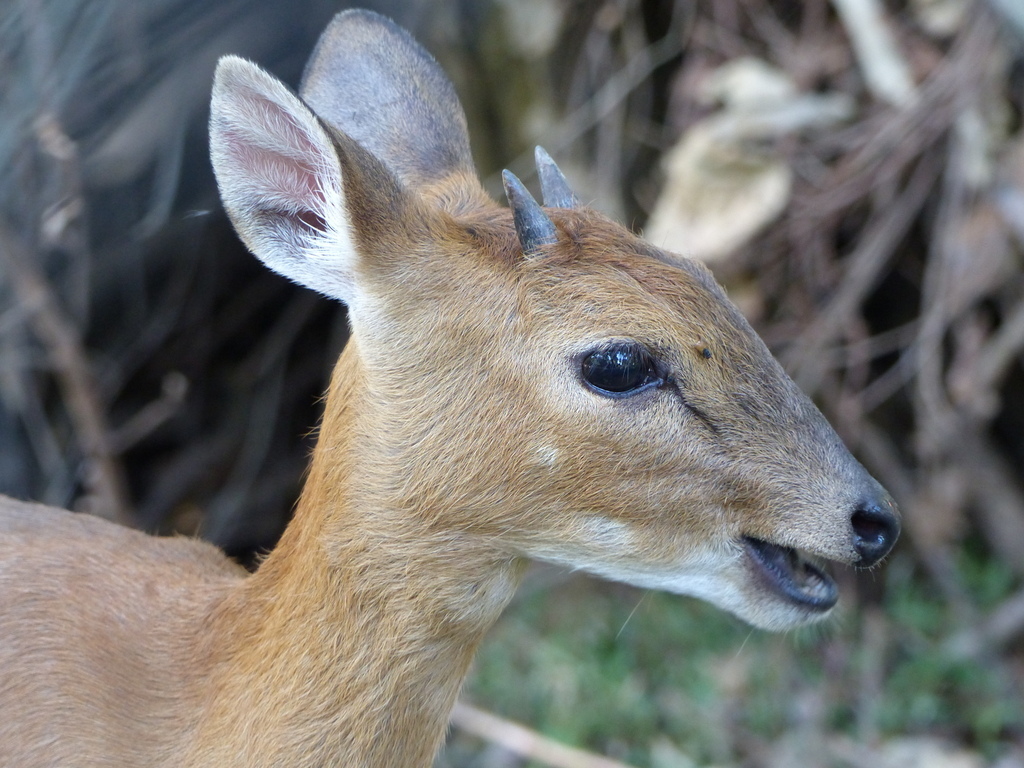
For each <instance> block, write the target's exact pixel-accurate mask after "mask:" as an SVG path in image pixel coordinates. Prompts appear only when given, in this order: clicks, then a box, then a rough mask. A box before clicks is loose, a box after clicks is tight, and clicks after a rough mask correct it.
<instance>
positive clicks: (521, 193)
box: [501, 171, 558, 256]
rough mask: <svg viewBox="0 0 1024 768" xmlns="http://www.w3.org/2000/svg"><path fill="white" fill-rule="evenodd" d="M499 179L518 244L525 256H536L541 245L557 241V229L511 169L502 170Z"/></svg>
mask: <svg viewBox="0 0 1024 768" xmlns="http://www.w3.org/2000/svg"><path fill="white" fill-rule="evenodd" d="M501 181H502V183H504V185H505V196H506V197H508V205H509V208H511V209H512V221H513V222H514V223H515V225H516V234H517V235H519V245H520V246H521V247H522V249H523V254H524V255H525V256H536V255H537V254H538V253H540V247H541V246H542V245H550V244H551V243H557V242H558V230H556V229H555V225H554V223H552V221H551V219H549V218H548V215H547V214H546V213H544V211H542V210H541V207H540V206H539V205H537V201H536V200H534V199H533V195H531V194H530V193H529V192H528V191H527V189H526V187H524V186H523V182H521V181H520V180H519V179H518V178H517V177H516V175H515V174H514V173H512V171H502V172H501Z"/></svg>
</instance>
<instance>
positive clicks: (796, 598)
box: [743, 536, 839, 613]
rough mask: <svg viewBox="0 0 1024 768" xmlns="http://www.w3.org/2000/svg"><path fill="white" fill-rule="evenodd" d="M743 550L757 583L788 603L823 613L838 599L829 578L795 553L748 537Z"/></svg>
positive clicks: (837, 592)
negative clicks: (750, 563)
mask: <svg viewBox="0 0 1024 768" xmlns="http://www.w3.org/2000/svg"><path fill="white" fill-rule="evenodd" d="M743 546H744V549H745V550H746V552H747V556H748V557H749V558H750V560H751V562H752V563H753V564H754V567H755V569H756V572H757V574H758V576H759V577H760V579H761V581H762V582H763V583H764V584H765V585H766V586H767V587H768V588H769V589H771V590H772V591H773V592H775V593H776V594H778V595H780V596H782V597H784V598H786V599H787V600H789V601H790V602H792V603H796V604H797V605H800V606H802V607H804V608H808V609H810V610H812V611H816V612H822V613H823V612H825V611H827V610H828V609H829V608H831V607H832V606H833V605H835V604H836V601H837V600H838V599H839V590H838V589H837V588H836V583H835V582H834V581H833V580H832V577H831V576H829V575H828V574H827V573H825V571H823V570H822V569H821V568H820V567H819V566H818V565H816V564H815V563H813V562H811V561H810V560H809V559H808V558H807V556H806V555H803V554H802V553H801V552H799V551H798V550H796V549H793V548H792V547H782V546H779V545H778V544H770V543H768V542H767V541H762V540H761V539H755V538H753V537H751V536H744V537H743Z"/></svg>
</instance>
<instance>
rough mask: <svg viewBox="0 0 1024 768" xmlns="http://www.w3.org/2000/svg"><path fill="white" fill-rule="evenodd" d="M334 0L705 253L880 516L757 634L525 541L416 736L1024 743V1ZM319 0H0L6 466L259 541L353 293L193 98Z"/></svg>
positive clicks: (290, 40)
mask: <svg viewBox="0 0 1024 768" xmlns="http://www.w3.org/2000/svg"><path fill="white" fill-rule="evenodd" d="M362 5H364V6H370V7H373V8H375V9H377V10H379V11H381V12H383V13H386V14H389V15H391V16H392V17H394V18H395V19H396V20H397V21H399V22H400V23H401V24H403V25H404V26H406V27H407V28H409V29H410V30H412V31H413V33H414V34H415V35H416V36H417V37H418V38H419V39H420V40H421V41H422V42H423V43H424V44H425V45H426V46H427V47H428V48H429V49H430V50H431V51H432V52H433V53H434V55H435V56H436V57H437V58H438V59H439V61H440V62H441V64H442V65H443V66H444V68H445V69H446V70H447V71H448V72H449V73H450V75H451V76H452V79H453V80H454V82H455V84H456V87H457V90H458V91H459V93H460V95H461V97H462V100H463V102H464V104H465V105H466V111H467V113H468V118H469V123H470V128H471V131H472V141H473V149H474V154H475V156H476V159H477V163H478V167H479V168H480V170H481V175H482V178H483V179H484V181H485V183H486V184H487V185H488V188H489V189H490V190H491V191H492V193H493V194H494V195H495V196H496V197H498V195H499V193H500V182H499V181H498V177H497V174H498V173H500V170H501V169H502V168H505V167H507V168H511V169H512V170H513V171H515V172H516V173H518V174H520V175H521V176H522V177H523V179H524V180H526V181H527V183H535V182H533V178H532V177H533V169H532V149H533V146H534V144H536V143H540V144H542V145H544V146H545V147H546V148H547V149H548V150H549V152H551V154H552V155H553V156H554V157H555V158H556V160H558V162H559V163H560V164H561V166H562V168H563V170H564V171H565V172H566V174H567V175H568V176H569V178H570V179H571V180H572V181H573V183H574V185H575V187H576V189H577V191H578V193H579V195H580V197H581V198H583V199H584V200H585V201H587V202H590V203H592V204H593V205H594V206H595V207H597V208H599V209H602V210H604V211H605V212H607V213H609V214H610V215H612V216H614V217H616V218H617V219H619V220H620V221H623V222H624V223H626V224H627V225H629V226H632V227H633V228H635V229H637V230H638V231H641V230H642V231H644V232H645V233H646V235H647V236H648V237H649V239H651V240H652V241H653V242H655V243H656V244H658V245H661V246H664V247H667V248H671V249H673V250H676V251H680V252H682V253H685V254H688V255H692V256H695V257H698V258H701V259H704V260H705V261H707V262H708V263H709V264H710V265H711V267H712V268H713V269H714V270H715V272H716V274H717V276H718V278H719V279H720V280H721V281H722V282H723V283H724V284H725V285H726V286H727V288H728V290H729V292H730V295H731V296H732V297H733V298H734V300H735V301H736V302H737V303H738V304H739V305H740V306H741V308H742V309H743V310H744V312H745V313H746V314H747V316H748V317H749V318H750V320H751V322H752V323H753V324H754V325H755V327H756V328H757V329H758V330H759V331H760V333H761V334H762V335H763V336H764V338H765V340H766V341H767V342H768V344H769V346H770V347H772V349H773V350H774V351H775V352H776V354H777V355H778V356H779V358H780V359H781V360H782V361H783V363H784V365H785V366H786V368H787V369H788V370H789V372H790V373H791V374H792V375H793V376H794V378H795V379H796V380H797V381H798V382H799V383H800V384H801V386H802V387H803V388H804V389H805V390H807V391H808V392H809V393H810V394H811V395H812V396H813V397H814V398H815V400H816V401H817V402H818V403H819V405H820V406H821V407H822V409H823V410H824V411H825V413H826V415H827V416H828V417H829V418H830V420H831V421H832V422H833V424H834V425H835V426H836V428H837V429H838V430H839V432H840V433H841V434H842V436H843V437H844V439H845V440H846V441H847V443H848V444H849V445H850V446H851V448H852V449H853V450H854V452H855V453H856V454H857V455H858V456H859V457H860V459H861V460H862V461H863V462H864V463H865V465H866V466H868V468H869V469H870V470H871V471H872V473H873V474H875V475H876V477H878V478H879V479H880V480H881V481H882V482H883V483H884V484H885V485H886V486H887V487H888V488H889V490H890V491H892V492H893V494H894V495H895V496H896V498H897V500H898V502H899V504H900V506H901V508H902V510H903V513H904V519H905V527H904V535H903V538H902V540H901V542H900V544H899V545H898V547H897V549H896V551H895V553H894V554H893V555H892V556H891V557H890V558H889V560H888V562H887V563H886V564H885V565H884V566H883V567H881V568H879V569H875V570H873V571H871V572H869V573H867V574H855V573H854V572H852V571H847V572H840V573H839V574H837V576H838V578H839V580H840V583H841V589H842V593H843V596H844V597H843V601H842V603H841V607H840V609H839V610H838V614H839V615H838V618H837V619H836V620H834V621H832V622H830V623H829V624H828V625H827V626H823V627H815V628H812V629H810V630H807V631H804V632H798V633H792V634H789V635H785V636H774V635H768V634H765V633H762V632H753V631H751V630H749V629H748V628H746V627H745V626H743V625H741V624H740V623H739V622H737V621H735V620H733V619H731V618H730V617H728V616H724V615H722V614H721V613H720V612H717V611H715V610H713V609H710V608H708V607H706V606H704V605H701V604H699V603H697V602H695V601H692V600H688V599H684V598H679V597H673V596H668V595H663V594H654V593H644V592H640V591H638V590H634V589H631V588H627V587H622V586H618V585H610V584H606V583H603V582H598V581H593V580H590V579H588V578H586V577H583V576H580V575H575V574H567V573H564V572H561V571H558V570H555V569H545V568H538V569H536V570H534V571H532V572H531V574H530V576H529V578H528V581H527V583H526V585H525V586H524V589H523V590H522V592H521V594H520V595H519V596H518V597H517V598H516V601H515V602H514V604H513V606H512V607H511V608H510V610H509V611H508V613H507V614H506V616H505V617H504V618H503V619H502V621H501V622H500V624H499V625H498V626H497V627H496V628H495V630H494V632H493V633H492V636H491V638H490V639H489V641H488V643H486V644H485V647H484V650H483V653H482V654H481V657H480V658H479V660H478V662H477V665H476V669H475V672H474V674H473V676H472V678H471V679H470V681H469V683H468V685H467V690H466V693H465V697H464V698H465V700H466V701H467V702H471V703H472V704H473V705H474V706H475V707H478V708H480V709H482V710H485V714H486V713H488V712H489V713H492V714H493V715H496V716H498V718H499V719H495V718H487V717H483V718H481V717H478V716H477V715H479V713H478V712H477V711H476V710H473V709H463V710H460V712H459V713H457V716H456V727H455V728H454V729H453V732H452V735H451V738H450V740H449V744H448V747H447V749H446V751H445V752H444V753H443V754H442V755H441V757H440V758H439V759H438V766H439V768H443V767H446V766H450V767H451V768H457V767H460V766H481V767H488V768H489V767H491V766H502V767H504V766H519V765H527V764H529V765H564V766H575V767H576V768H586V767H587V766H593V767H594V768H598V767H600V766H604V768H608V766H611V765H621V764H627V765H634V766H651V768H691V767H692V766H722V767H725V766H765V768H775V767H779V768H782V767H783V766H809V767H814V766H822V767H824V766H842V767H846V766H849V767H851V768H852V767H854V766H857V767H859V766H864V767H865V768H866V767H868V766H871V767H872V768H877V767H881V768H887V767H889V766H891V767H892V768H896V767H900V768H915V767H918V766H920V767H922V768H924V767H926V766H927V767H928V768H944V767H949V768H975V767H976V766H977V767H980V766H998V768H1017V767H1019V766H1024V579H1022V576H1024V364H1022V361H1024V357H1022V352H1024V270H1022V268H1021V267H1022V257H1024V4H1022V3H1021V2H1020V1H1019V0H987V1H986V0H979V1H978V2H970V1H969V0H908V1H907V2H902V1H898V0H891V1H888V2H882V0H806V1H799V0H461V2H443V3H442V2H439V1H436V2H434V1H431V0H407V1H406V2H401V1H400V0H390V1H388V0H380V1H379V2H373V3H371V2H366V3H363V4H362ZM343 7H345V4H343V3H338V2H328V0H287V1H285V0H221V1H220V2H217V3H210V2H197V1H196V0H148V1H147V2H145V3H138V2H134V0H49V1H45V0H42V1H41V0H8V2H6V3H4V4H3V5H2V6H0V170H2V174H0V492H3V493H7V494H10V495H13V496H16V497H19V498H30V499H35V500H40V501H44V502H47V503H50V504H55V505H58V506H68V507H71V508H74V509H79V510H85V511H89V512H93V513H95V514H99V515H103V516H105V517H108V518H110V519H114V520H118V521H121V522H124V523H126V524H129V525H134V526H137V527H140V528H143V529H146V530H149V531H153V532H160V533H170V532H183V533H189V534H194V533H198V534H199V535H202V536H205V537H207V538H209V539H211V540H212V541H214V542H216V543H217V544H219V545H221V546H223V547H224V548H225V549H226V550H227V551H228V552H229V553H231V554H232V555H234V556H236V557H238V558H240V559H241V560H242V561H243V562H248V563H251V562H253V559H254V557H255V556H256V555H257V553H258V552H260V551H265V550H266V549H267V548H269V547H271V546H273V543H274V541H275V540H276V537H277V536H278V535H279V533H280V531H281V530H282V528H283V526H284V525H285V524H286V522H287V519H288V516H289V514H290V510H291V505H292V503H293V501H294V500H295V498H296V497H297V494H298V489H299V487H300V483H301V478H302V473H303V470H304V468H305V465H306V461H307V456H308V453H309V450H310V448H311V443H312V430H313V428H314V427H315V424H316V422H317V419H318V416H319V412H320V405H319V402H318V398H319V396H320V394H321V393H322V391H323V390H324V388H325V384H326V380H327V375H328V373H329V371H330V369H331V366H332V364H333V362H334V360H335V358H336V356H337V354H338V352H339V350H340V349H341V347H342V346H343V344H344V342H345V339H346V333H347V331H346V320H345V315H344V310H343V308H342V307H340V306H338V305H336V304H332V303H330V302H328V301H326V300H324V299H322V298H319V297H317V296H315V295H313V294H312V293H311V292H309V291H305V290H302V289H299V288H296V287H294V286H292V285H289V284H288V283H287V282H286V281H285V280H283V279H281V278H279V277H277V276H275V275H272V274H270V273H269V272H267V271H266V270H265V269H264V268H263V267H262V266H260V265H259V264H258V262H257V261H256V260H255V259H254V258H252V257H251V256H249V255H247V254H246V252H245V251H244V249H243V248H242V247H241V245H240V244H239V243H238V241H237V240H236V238H235V236H234V235H233V233H232V231H231V228H230V226H229V224H228V223H227V220H226V218H225V216H224V214H223V212H222V211H221V209H220V206H219V203H218V199H217V193H216V189H215V187H214V183H213V177H212V173H211V171H210V168H209V161H208V158H207V137H206V120H207V102H208V99H209V91H210V79H211V74H212V71H213V66H214V63H215V61H216V59H217V57H218V56H220V55H222V54H224V53H236V54H240V55H243V56H246V57H248V58H250V59H253V60H255V61H257V62H259V63H260V64H261V65H262V66H264V67H265V68H267V69H269V70H270V71H272V72H273V73H275V74H276V75H278V76H279V77H281V78H282V79H284V80H285V81H286V82H288V83H290V84H291V85H293V86H294V85H296V84H297V81H298V78H299V76H300V74H301V70H302V66H303V63H304V61H305V59H306V57H307V56H308V54H309V52H310V50H311V48H312V46H313V43H314V42H315V39H316V37H317V35H318V33H319V32H320V30H321V29H322V28H323V26H324V25H325V24H326V22H327V21H328V20H329V19H330V17H331V16H332V15H333V14H334V13H335V12H336V11H337V10H339V9H341V8H343ZM509 720H511V721H517V722H519V723H522V724H524V725H525V726H527V727H528V728H529V729H531V730H532V731H535V732H539V733H542V734H544V736H545V737H547V738H551V739H556V740H558V741H561V742H563V743H566V744H570V745H573V746H574V747H576V748H578V750H580V751H579V752H577V753H572V754H567V753H551V752H550V750H549V751H547V752H545V749H546V748H547V747H549V746H550V745H547V744H546V743H545V742H544V741H543V740H538V737H537V734H536V733H531V732H523V731H517V730H515V729H514V728H513V727H512V726H511V725H510V723H509V722H508V721H509ZM524 755H525V756H524ZM530 755H533V757H530ZM601 756H603V757H601ZM573 761H576V762H573ZM602 761H603V762H602Z"/></svg>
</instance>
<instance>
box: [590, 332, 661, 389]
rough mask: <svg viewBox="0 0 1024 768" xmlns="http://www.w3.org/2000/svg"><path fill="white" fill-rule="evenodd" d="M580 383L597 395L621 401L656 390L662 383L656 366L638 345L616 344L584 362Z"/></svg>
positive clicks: (649, 355) (592, 353)
mask: <svg viewBox="0 0 1024 768" xmlns="http://www.w3.org/2000/svg"><path fill="white" fill-rule="evenodd" d="M580 371H581V373H582V374H583V380H584V381H585V382H587V384H589V385H590V386H591V387H592V388H593V389H594V390H595V391H596V392H598V393H599V394H602V395H607V396H609V397H622V396H625V395H632V394H636V393H637V392H640V391H643V390H646V389H650V388H651V387H655V386H658V385H659V384H661V383H662V382H663V381H664V379H663V378H662V377H661V376H660V375H659V374H658V367H657V363H656V362H655V360H654V358H653V357H651V354H650V353H649V352H648V351H647V350H646V349H644V348H643V347H642V346H640V345H639V344H615V345H613V346H609V347H604V348H603V349H598V350H595V351H594V352H591V353H590V354H588V355H587V356H586V357H584V358H583V362H582V364H581V366H580Z"/></svg>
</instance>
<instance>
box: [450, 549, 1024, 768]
mask: <svg viewBox="0 0 1024 768" xmlns="http://www.w3.org/2000/svg"><path fill="white" fill-rule="evenodd" d="M959 565H960V572H961V578H962V580H963V583H964V584H965V586H966V588H967V590H968V591H969V594H970V597H971V600H972V603H973V604H974V605H975V606H979V607H980V608H981V609H983V610H987V609H989V608H991V607H992V606H995V605H996V604H998V602H999V601H1000V600H1001V599H1002V598H1005V597H1006V596H1007V595H1008V594H1010V593H1011V592H1012V590H1013V589H1014V588H1015V587H1017V586H1018V584H1017V580H1016V579H1015V578H1014V576H1013V574H1012V573H1010V572H1009V571H1008V570H1007V569H1005V568H1003V567H1002V566H1000V565H998V564H993V563H989V562H986V561H985V559H984V558H983V557H971V556H970V555H965V556H964V557H963V558H962V562H961V563H960V564H959ZM851 578H852V577H850V576H849V575H847V579H846V580H847V581H850V579H851ZM866 578H867V579H868V580H871V579H875V580H877V579H880V578H881V579H884V586H885V594H886V598H885V601H884V602H883V603H882V604H881V605H880V606H878V607H877V608H875V609H872V610H873V613H872V614H871V615H872V616H873V617H874V619H873V621H868V620H867V618H866V617H867V615H868V610H860V609H856V608H855V607H852V606H847V607H846V608H845V609H844V610H842V611H841V612H840V615H839V617H838V619H837V620H835V621H832V622H830V623H828V624H826V625H824V626H815V627H811V628H808V629H804V630H800V631H797V632H792V633H789V634H785V635H773V634H769V633H765V632H761V631H757V630H751V629H750V628H749V627H747V626H746V625H744V624H742V623H741V622H739V621H737V620H735V619H733V618H731V617H729V616H727V615H726V614H724V613H722V612H721V611H718V610H716V609H714V608H712V607H710V606H708V605H705V604H703V603H700V602H698V601H696V600H691V599H688V598H682V597H677V596H672V595H666V594H661V593H654V592H641V591H637V590H633V589H630V588H628V587H622V586H618V585H612V584H608V583H605V582H601V581H596V580H591V579H588V578H586V577H582V576H573V577H571V578H568V579H567V580H565V581H563V582H562V583H560V584H557V585H555V586H554V587H550V588H546V589H537V588H534V589H531V588H530V586H529V584H528V585H527V588H526V589H525V590H524V595H523V596H522V597H521V598H520V599H518V600H517V601H516V602H515V603H514V604H513V605H512V606H511V607H510V609H509V610H508V612H507V613H506V614H505V616H503V618H502V619H501V621H500V622H499V624H498V625H497V626H496V627H495V628H494V630H493V631H492V633H491V635H490V636H489V637H488V639H487V641H486V642H485V644H484V647H483V649H482V651H481V653H480V655H479V657H478V659H477V662H476V666H475V669H474V671H473V674H472V675H471V678H470V680H469V681H468V683H467V687H466V696H467V698H468V699H469V700H470V701H472V702H473V703H475V704H477V705H478V706H481V707H483V708H485V709H489V710H491V711H493V712H495V713H496V714H499V715H501V716H503V717H507V718H510V719H512V720H516V721H519V722H521V723H523V724H526V725H529V726H530V727H533V728H536V729H537V730H540V731H541V732H543V733H544V734H546V735H548V736H550V737H553V738H555V739H558V740H561V741H563V742H565V743H568V744H572V745H575V746H578V747H581V748H584V749H588V750H591V751H593V752H596V753H600V754H604V755H608V756H611V757H615V758H618V759H620V760H623V761H625V762H628V763H630V764H632V765H636V766H651V767H652V768H685V767H686V766H688V765H701V766H704V765H742V764H750V763H752V762H756V761H757V759H758V756H759V755H762V754H763V753H764V751H765V750H767V749H770V748H771V746H772V745H774V744H777V743H778V742H780V741H782V740H783V739H785V738H791V737H792V736H793V734H794V733H798V734H804V735H806V734H811V736H820V737H822V738H831V737H833V736H836V735H839V736H842V737H845V738H849V739H850V740H852V741H853V742H858V741H863V740H865V739H868V740H870V739H875V738H880V739H883V740H884V739H888V738H893V737H897V736H903V735H937V736H941V737H943V738H948V739H952V740H954V741H956V742H958V743H960V744H963V745H966V746H968V747H970V748H972V749H976V750H978V751H981V752H982V753H984V754H986V755H988V756H994V755H997V754H999V753H1000V752H1001V751H1003V750H1004V748H1005V746H1006V744H1007V743H1008V742H1009V741H1013V740H1019V739H1020V738H1021V736H1022V734H1024V699H1022V694H1021V691H1022V690H1024V686H1022V685H1021V682H1022V681H1021V676H1022V675H1021V665H1020V663H1019V662H1020V658H1019V657H1018V658H1017V659H1016V665H1015V664H1013V663H1011V661H1012V660H1013V657H1012V656H1010V657H1004V658H1003V659H1002V661H1001V662H1000V663H999V664H993V663H992V660H991V658H987V659H984V660H980V661H979V660H971V659H963V658H957V657H955V656H954V655H952V654H951V653H950V652H948V651H947V650H946V648H947V643H946V642H945V641H946V640H947V639H948V638H949V637H950V636H951V635H953V634H954V633H955V632H956V631H958V630H959V629H961V628H962V622H963V617H962V616H958V615H957V614H956V611H954V610H953V609H952V608H951V607H950V606H949V605H947V604H945V603H944V602H943V601H942V600H940V599H938V596H937V595H936V593H935V590H934V588H932V587H930V585H929V582H927V581H926V580H925V578H924V577H923V576H922V575H921V574H919V573H917V572H916V571H915V569H914V567H913V566H912V564H911V561H910V559H909V557H908V556H906V555H903V556H897V557H896V558H894V561H893V563H892V564H891V565H890V566H889V568H888V570H887V571H885V572H884V575H882V576H879V575H877V574H868V575H867V577H866ZM850 586H851V584H846V585H845V587H846V588H847V591H849V589H848V588H849V587H850ZM846 602H847V603H849V602H850V601H849V600H847V601H846ZM487 753H488V748H487V747H486V745H482V744H481V742H479V741H478V740H474V739H471V738H469V737H466V736H461V735H459V734H456V735H455V737H454V739H453V740H452V741H451V743H450V745H449V751H448V753H447V756H446V757H445V758H444V760H445V761H446V763H447V764H448V765H459V766H462V765H464V766H471V765H472V766H488V765H491V764H494V765H498V764H500V765H508V764H509V763H507V762H505V763H503V762H501V761H498V762H496V763H491V762H488V758H487ZM511 764H512V765H517V764H518V763H511Z"/></svg>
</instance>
